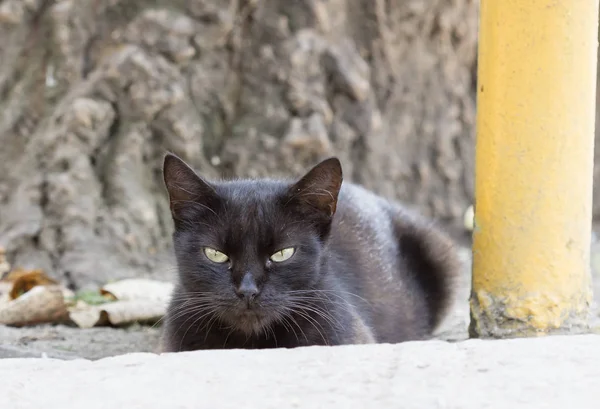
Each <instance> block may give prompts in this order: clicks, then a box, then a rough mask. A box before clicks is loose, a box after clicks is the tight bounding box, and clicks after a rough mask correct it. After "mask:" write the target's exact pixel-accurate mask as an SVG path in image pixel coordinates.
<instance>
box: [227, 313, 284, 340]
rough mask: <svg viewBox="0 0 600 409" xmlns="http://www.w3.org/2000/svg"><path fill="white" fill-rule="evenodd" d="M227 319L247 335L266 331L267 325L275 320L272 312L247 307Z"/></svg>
mask: <svg viewBox="0 0 600 409" xmlns="http://www.w3.org/2000/svg"><path fill="white" fill-rule="evenodd" d="M227 320H228V321H229V323H230V325H231V326H232V327H234V328H236V329H237V330H238V331H240V332H243V333H244V334H246V335H252V334H255V335H258V334H261V333H264V332H265V330H266V328H267V326H268V325H270V324H271V323H272V322H273V321H274V319H273V317H272V316H271V314H268V313H266V312H264V311H261V310H259V309H247V308H244V309H240V310H238V311H237V312H236V313H234V314H231V316H229V317H227Z"/></svg>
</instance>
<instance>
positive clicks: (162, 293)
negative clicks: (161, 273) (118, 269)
mask: <svg viewBox="0 0 600 409" xmlns="http://www.w3.org/2000/svg"><path fill="white" fill-rule="evenodd" d="M100 293H101V294H104V295H111V296H112V297H114V299H116V300H119V301H127V300H148V301H156V302H159V303H160V302H165V303H167V302H169V299H170V298H171V294H172V293H173V284H172V283H167V282H164V281H156V280H149V279H146V278H129V279H125V280H120V281H115V282H112V283H109V284H106V285H104V286H103V287H102V288H101V289H100Z"/></svg>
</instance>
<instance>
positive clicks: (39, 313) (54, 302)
mask: <svg viewBox="0 0 600 409" xmlns="http://www.w3.org/2000/svg"><path fill="white" fill-rule="evenodd" d="M67 318H68V310H67V305H66V304H65V299H64V295H63V289H62V288H61V287H60V286H57V285H49V286H46V285H44V286H36V287H33V288H32V289H31V290H29V291H27V292H26V293H24V294H23V295H21V296H19V297H18V298H16V299H11V300H8V301H7V300H6V299H5V300H4V302H3V303H1V304H0V323H2V324H6V325H13V326H25V325H34V324H41V323H59V322H63V321H65V320H66V319H67Z"/></svg>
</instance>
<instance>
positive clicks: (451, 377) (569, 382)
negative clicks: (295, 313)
mask: <svg viewBox="0 0 600 409" xmlns="http://www.w3.org/2000/svg"><path fill="white" fill-rule="evenodd" d="M0 380H1V381H0V408H2V409H39V408H44V409H53V408H57V409H58V408H60V409H67V408H77V409H80V408H85V409H104V408H106V409H115V408H127V409H135V408H140V409H169V408H177V409H188V408H189V409H201V408H210V409H221V408H235V409H240V408H244V409H252V408H259V409H271V408H273V409H284V408H301V409H302V408H311V409H313V408H344V409H347V408H377V409H381V408H403V409H410V408H415V409H416V408H419V409H424V408H425V409H435V408H456V409H459V408H460V409H470V408H473V409H474V408H477V409H483V408H499V409H506V408H511V409H519V408H523V409H525V408H526V409H541V408H564V409H566V408H578V409H587V408H589V409H592V408H593V409H597V408H598V407H599V405H600V393H599V389H598V387H599V386H600V336H598V335H579V336H575V335H571V336H552V337H544V338H537V339H513V340H494V341H491V340H487V341H482V340H468V341H464V342H458V343H449V342H444V341H425V342H408V343H404V344H398V345H389V344H388V345H362V346H344V347H309V348H297V349H292V350H284V349H277V350H262V351H244V350H229V351H198V352H189V353H179V354H165V355H155V354H148V353H146V354H140V353H138V354H128V355H121V356H116V357H111V358H105V359H101V360H97V361H88V360H72V361H64V360H55V359H28V358H25V359H23V358H21V359H4V360H0Z"/></svg>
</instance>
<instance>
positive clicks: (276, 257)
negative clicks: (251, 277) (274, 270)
mask: <svg viewBox="0 0 600 409" xmlns="http://www.w3.org/2000/svg"><path fill="white" fill-rule="evenodd" d="M294 251H295V250H294V248H293V247H288V248H287V249H283V250H279V251H278V252H277V253H274V254H272V255H271V261H274V262H275V263H281V262H283V261H286V260H288V259H289V258H290V257H292V256H293V255H294Z"/></svg>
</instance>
